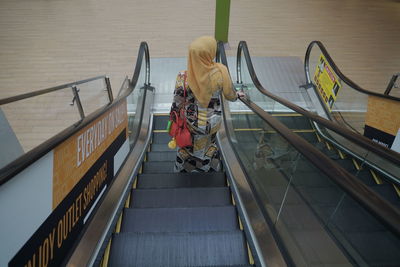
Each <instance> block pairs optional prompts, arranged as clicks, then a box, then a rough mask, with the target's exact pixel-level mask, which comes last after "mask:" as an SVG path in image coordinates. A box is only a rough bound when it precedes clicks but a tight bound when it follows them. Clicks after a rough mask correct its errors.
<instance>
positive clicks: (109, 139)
mask: <svg viewBox="0 0 400 267" xmlns="http://www.w3.org/2000/svg"><path fill="white" fill-rule="evenodd" d="M127 127H128V115H127V105H126V100H124V101H121V102H120V103H119V104H118V105H116V106H115V107H113V108H112V109H110V110H109V111H107V112H106V113H105V114H103V115H102V116H100V117H99V118H98V119H96V120H95V121H93V122H92V123H90V124H89V125H87V126H86V127H85V128H83V129H81V130H80V131H78V132H76V133H75V134H74V135H73V136H71V137H69V138H68V139H67V140H65V141H64V142H63V143H61V144H60V145H58V146H57V147H56V148H55V149H54V150H53V151H51V152H50V153H51V154H52V158H53V160H52V165H51V164H50V166H43V168H45V169H50V170H53V171H52V181H51V182H50V184H52V185H51V186H49V187H48V190H43V189H42V188H36V187H34V188H28V190H37V191H38V193H39V191H41V192H40V194H44V195H48V196H49V197H48V198H47V199H48V202H49V201H50V202H51V203H48V206H49V207H52V210H50V211H49V213H48V215H47V216H46V217H44V218H43V219H44V220H43V221H42V223H41V224H40V226H39V228H37V229H36V230H35V231H34V232H31V233H30V235H29V236H30V237H29V236H28V239H27V240H21V241H23V242H22V244H23V245H22V247H19V248H18V250H17V252H16V254H15V255H14V257H13V258H12V259H11V261H9V263H8V265H9V266H60V265H61V264H62V262H63V260H64V257H65V256H66V255H67V254H68V251H69V250H70V249H71V247H72V245H73V243H74V242H75V240H76V239H77V237H78V236H79V233H80V232H81V231H82V229H83V228H84V225H85V223H86V222H87V221H88V220H89V219H90V216H91V214H92V213H93V211H94V209H95V207H96V205H97V203H99V200H100V199H101V197H102V195H103V194H104V193H105V192H106V190H107V187H108V186H109V185H110V183H111V181H112V180H113V178H114V174H115V173H116V171H117V170H118V169H119V167H120V166H121V164H122V161H123V159H124V158H125V156H126V154H127V153H128V151H129V141H128V140H127V137H128V130H127ZM121 154H124V155H123V156H121ZM40 209H41V203H37V211H38V213H39V210H40ZM19 213H21V214H19ZM18 214H19V215H18ZM18 214H17V215H18V219H19V220H24V221H26V222H27V223H28V224H29V219H30V218H24V214H23V212H22V211H19V212H18ZM17 225H18V224H17ZM7 238H8V237H7ZM9 238H11V239H12V236H11V234H10V237H9ZM2 241H4V240H2Z"/></svg>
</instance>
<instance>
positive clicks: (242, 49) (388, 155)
mask: <svg viewBox="0 0 400 267" xmlns="http://www.w3.org/2000/svg"><path fill="white" fill-rule="evenodd" d="M242 53H243V55H244V57H245V60H246V65H247V69H248V71H249V74H250V77H251V79H252V82H253V84H254V85H255V87H256V88H257V89H258V90H259V91H260V92H261V93H262V94H264V95H266V96H268V97H270V98H271V99H273V100H275V101H277V102H279V103H280V104H282V105H284V106H286V107H288V108H289V109H291V110H293V111H295V112H297V113H300V114H302V115H303V116H305V117H307V118H308V119H310V120H312V121H315V122H317V123H319V124H321V125H323V126H324V127H326V128H328V129H330V130H332V131H334V132H336V133H338V134H339V135H342V136H343V137H345V138H347V139H348V140H350V141H352V142H353V143H355V144H357V145H359V146H361V147H363V148H365V149H367V150H369V151H371V152H373V153H375V154H377V155H379V156H381V157H383V158H384V159H386V160H388V161H390V162H392V163H394V164H396V166H400V154H399V153H397V152H395V151H393V150H390V149H388V148H386V147H383V146H381V145H379V144H376V143H375V142H373V141H371V140H370V139H368V138H367V137H365V136H362V135H360V134H356V133H354V132H352V131H350V130H349V129H346V128H344V127H342V126H340V125H338V124H336V123H334V122H332V121H330V120H327V119H325V118H322V117H320V116H318V115H316V114H314V113H312V112H309V111H307V110H305V109H303V108H302V107H299V106H297V105H295V104H293V103H292V102H290V101H287V100H286V99H284V98H281V97H279V96H276V95H274V94H272V93H271V92H270V91H268V90H266V89H265V88H264V87H263V86H262V85H261V83H260V81H259V80H258V78H257V75H256V73H255V71H254V68H253V63H252V61H251V57H250V53H249V49H248V47H247V43H246V42H245V41H240V42H239V46H238V51H237V76H238V83H241V80H240V79H241V78H240V77H241V61H240V58H241V55H242Z"/></svg>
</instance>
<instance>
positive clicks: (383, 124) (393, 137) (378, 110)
mask: <svg viewBox="0 0 400 267" xmlns="http://www.w3.org/2000/svg"><path fill="white" fill-rule="evenodd" d="M399 114H400V103H399V102H398V101H395V100H391V99H385V98H382V97H377V96H368V108H367V114H366V116H365V129H364V136H366V137H368V138H369V139H371V140H373V141H374V142H377V143H379V144H381V145H383V146H386V147H388V148H391V149H393V150H395V151H397V152H400V147H399V142H400V140H399V139H400V132H399V128H400V116H399Z"/></svg>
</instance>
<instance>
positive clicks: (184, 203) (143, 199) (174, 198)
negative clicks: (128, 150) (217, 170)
mask: <svg viewBox="0 0 400 267" xmlns="http://www.w3.org/2000/svg"><path fill="white" fill-rule="evenodd" d="M227 205H231V195H230V192H229V189H228V188H227V187H212V188H211V187H210V188H174V189H133V190H132V198H131V207H133V208H170V207H171V208H179V207H181V208H184V207H209V206H227Z"/></svg>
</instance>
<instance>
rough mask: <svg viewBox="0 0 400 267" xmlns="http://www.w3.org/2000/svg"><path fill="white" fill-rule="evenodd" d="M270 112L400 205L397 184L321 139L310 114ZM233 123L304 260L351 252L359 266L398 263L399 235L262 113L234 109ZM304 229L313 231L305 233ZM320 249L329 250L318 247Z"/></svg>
mask: <svg viewBox="0 0 400 267" xmlns="http://www.w3.org/2000/svg"><path fill="white" fill-rule="evenodd" d="M271 115H273V116H274V117H275V118H277V119H278V120H280V121H281V122H282V123H283V124H285V125H286V126H287V127H288V128H290V129H291V130H292V131H293V132H296V133H297V134H299V135H301V136H302V137H303V138H304V139H306V140H307V141H308V142H310V143H311V144H313V145H314V146H315V147H317V148H319V149H320V150H321V151H322V152H324V153H325V154H326V155H327V156H329V157H330V158H331V159H333V160H335V161H336V162H337V163H338V164H339V165H340V166H342V167H343V168H345V169H346V170H348V171H349V172H351V173H352V174H354V175H355V176H357V177H358V178H359V179H361V180H362V181H363V182H364V183H365V184H367V185H368V186H370V187H371V188H372V189H374V190H375V191H376V192H378V193H380V194H381V196H382V197H384V198H386V199H387V200H389V201H390V202H391V203H392V204H393V205H396V206H397V207H399V206H398V203H399V198H398V196H397V195H396V191H395V190H393V188H394V187H393V185H391V184H388V183H381V184H379V183H377V182H375V181H376V179H375V178H374V176H373V175H372V174H373V172H372V171H371V170H369V169H368V168H367V166H363V165H362V164H360V163H358V162H357V161H355V160H353V159H351V158H350V157H349V156H348V155H345V154H344V153H343V152H341V151H338V150H337V149H336V148H334V147H333V146H332V145H331V144H329V143H328V142H326V141H325V140H323V139H321V138H320V137H319V136H318V135H317V133H316V131H315V130H314V129H313V127H312V126H311V124H310V122H309V120H308V119H307V118H306V117H303V116H301V115H299V114H296V113H275V114H274V113H272V114H271ZM232 124H233V129H234V133H235V136H236V140H237V143H236V145H235V146H236V150H237V151H240V153H241V155H242V156H241V159H242V162H243V164H244V166H245V168H246V169H247V170H248V175H250V176H251V177H252V180H253V183H254V186H255V188H257V189H256V190H257V191H258V192H259V194H260V195H262V196H263V197H261V201H262V202H264V203H270V205H272V207H273V210H275V213H276V214H277V215H275V216H276V221H274V223H276V225H277V226H276V227H279V226H278V225H279V224H277V222H278V221H279V222H280V223H283V224H284V225H285V227H286V228H287V229H288V232H289V233H290V234H289V235H288V236H291V239H293V240H295V241H293V242H295V243H298V242H300V244H299V245H298V246H299V247H300V250H301V253H302V254H303V257H304V259H305V264H310V265H318V264H322V263H324V264H339V263H340V262H341V263H343V262H345V261H346V260H345V259H344V258H347V259H348V260H349V262H350V263H351V264H353V265H355V266H359V265H366V266H398V263H399V262H400V257H399V253H398V249H399V248H400V242H399V239H398V238H396V237H394V236H393V234H391V233H390V231H388V230H387V229H385V228H384V227H382V224H381V222H379V220H377V219H376V218H375V217H374V216H371V214H369V213H368V212H367V211H366V210H365V209H364V208H362V207H361V205H360V204H359V203H358V202H356V201H355V200H354V199H352V198H351V197H350V196H349V195H347V194H346V193H344V192H343V190H342V189H340V188H339V187H338V186H337V185H336V184H335V183H333V182H332V181H331V180H330V179H328V178H327V177H326V176H325V175H323V174H321V172H320V171H318V170H317V169H316V168H315V167H313V166H311V165H310V163H309V161H308V160H307V159H305V158H304V157H303V156H302V155H300V154H299V153H298V152H297V151H295V150H293V149H291V148H290V147H289V146H288V145H287V143H286V142H285V141H284V140H283V139H282V138H281V137H280V136H279V134H278V133H276V132H275V131H274V130H272V129H271V127H269V126H268V125H267V124H266V123H265V122H263V121H262V119H261V118H260V117H258V116H257V115H255V114H250V113H249V114H234V113H233V114H232ZM255 147H256V149H255ZM389 189H390V190H391V191H390V190H389ZM385 190H388V191H385ZM261 192H262V193H261ZM388 192H389V193H393V194H392V195H389V194H388ZM282 201H283V202H284V204H282ZM270 210H272V209H270ZM278 218H279V219H278ZM274 220H275V219H274ZM321 227H322V228H324V229H326V230H328V233H329V235H328V236H331V237H330V238H333V240H334V243H330V242H328V241H323V240H328V238H329V237H328V236H326V235H325V234H323V233H322V231H321V230H320V229H321ZM304 235H308V237H307V238H304ZM301 240H302V241H301ZM304 240H309V241H308V242H309V244H301V243H302V242H305V241H304ZM310 240H312V241H310ZM333 244H336V246H337V248H339V250H338V249H337V248H335V247H334V246H335V245H333ZM318 250H319V251H326V253H316V252H315V251H318ZM296 264H300V265H301V263H299V262H296Z"/></svg>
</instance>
